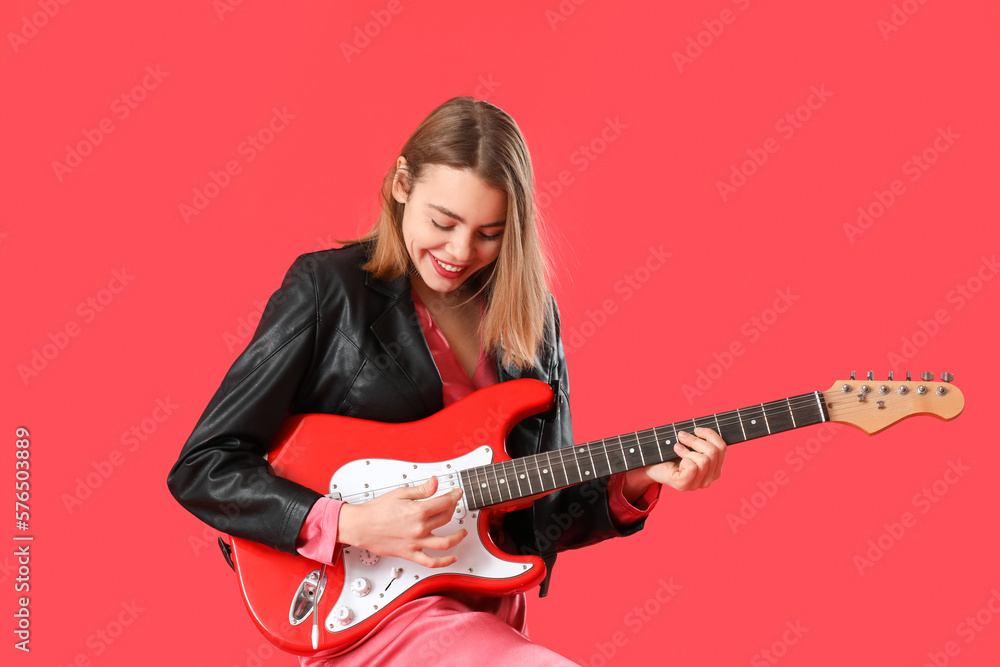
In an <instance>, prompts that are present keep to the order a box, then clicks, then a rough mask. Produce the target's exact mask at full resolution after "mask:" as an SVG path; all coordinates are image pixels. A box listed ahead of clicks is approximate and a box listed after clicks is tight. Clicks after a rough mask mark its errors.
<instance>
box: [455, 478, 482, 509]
mask: <svg viewBox="0 0 1000 667" xmlns="http://www.w3.org/2000/svg"><path fill="white" fill-rule="evenodd" d="M474 470H475V469H474V468H469V469H468V470H460V471H459V473H458V478H459V479H460V480H461V482H462V491H463V492H464V495H465V503H466V504H467V505H468V506H469V508H470V509H471V508H476V507H482V505H480V504H479V499H478V498H476V483H475V481H473V478H472V474H473V471H474Z"/></svg>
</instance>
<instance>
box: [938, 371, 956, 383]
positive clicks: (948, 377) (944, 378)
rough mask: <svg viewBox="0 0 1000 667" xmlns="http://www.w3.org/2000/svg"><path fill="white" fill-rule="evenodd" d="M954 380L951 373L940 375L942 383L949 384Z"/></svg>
mask: <svg viewBox="0 0 1000 667" xmlns="http://www.w3.org/2000/svg"><path fill="white" fill-rule="evenodd" d="M954 379H955V376H954V375H952V374H951V373H941V381H942V382H951V381H952V380H954Z"/></svg>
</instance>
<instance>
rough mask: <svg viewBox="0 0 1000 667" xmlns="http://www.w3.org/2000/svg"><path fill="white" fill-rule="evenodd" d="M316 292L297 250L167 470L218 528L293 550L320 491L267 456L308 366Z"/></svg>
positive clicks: (175, 488)
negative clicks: (285, 474)
mask: <svg viewBox="0 0 1000 667" xmlns="http://www.w3.org/2000/svg"><path fill="white" fill-rule="evenodd" d="M317 296H318V295H317V288H316V281H315V276H314V274H313V267H312V266H311V263H310V259H309V258H308V257H307V256H302V257H299V258H298V259H296V260H295V262H294V263H293V264H292V267H291V268H290V269H289V270H288V272H287V273H286V275H285V278H284V281H283V282H282V285H281V287H280V288H279V289H278V290H277V291H276V292H274V294H272V295H271V298H270V299H269V300H268V303H267V306H266V307H265V309H264V312H263V314H262V316H261V321H260V324H259V325H258V327H257V331H256V332H255V333H254V335H253V338H252V339H251V341H250V343H249V344H248V345H247V348H246V349H245V350H244V351H243V353H242V354H240V356H239V357H238V358H237V359H236V361H235V362H234V363H233V365H232V367H231V368H230V369H229V372H228V373H227V374H226V376H225V378H224V379H223V381H222V385H221V386H220V387H219V389H218V391H216V392H215V395H214V396H213V397H212V399H211V401H210V402H209V404H208V407H207V408H205V411H204V413H203V414H202V415H201V418H200V419H199V420H198V423H197V424H196V426H195V428H194V431H193V432H192V433H191V436H190V437H189V438H188V440H187V442H186V443H185V445H184V447H183V449H182V450H181V453H180V457H179V458H178V460H177V462H176V463H175V464H174V466H173V468H172V469H171V470H170V474H169V475H168V477H167V486H168V487H169V489H170V492H171V493H172V494H173V496H174V497H175V498H176V499H177V501H178V502H180V503H181V505H183V506H184V507H185V508H186V509H187V510H188V511H190V512H191V513H192V514H194V515H195V516H196V517H198V518H199V519H201V520H202V521H204V522H205V523H207V524H209V525H210V526H212V527H213V528H216V529H217V530H220V531H222V532H225V533H228V534H230V535H233V536H236V537H241V538H245V539H248V540H253V541H256V542H260V543H263V544H265V545H267V546H269V547H272V548H274V549H278V550H280V551H285V552H288V553H293V554H294V553H296V551H295V541H296V537H297V536H298V535H299V531H300V529H301V527H302V524H303V522H304V521H305V518H306V515H307V514H308V512H309V510H310V508H311V507H312V505H313V503H315V502H316V500H317V499H318V498H320V497H321V494H319V493H317V492H316V491H313V490H312V489H309V488H307V487H305V486H302V485H300V484H297V483H295V482H292V481H290V480H287V479H284V478H281V477H278V476H277V475H275V474H274V471H273V470H272V469H271V466H270V465H269V464H268V463H267V461H266V459H265V456H266V454H267V451H268V448H269V447H270V446H271V444H272V443H273V441H274V438H275V435H276V434H277V431H278V428H279V426H280V424H281V421H282V420H283V419H284V417H286V416H287V415H288V413H289V410H290V406H291V405H292V403H293V401H294V397H295V394H296V391H297V388H298V386H299V383H300V381H301V380H302V378H303V377H305V375H306V374H307V373H308V372H309V369H310V366H311V362H312V358H313V355H314V347H315V344H316V332H317V328H318V317H319V315H318V309H317V305H316V304H317ZM277 508H281V509H280V510H278V509H277Z"/></svg>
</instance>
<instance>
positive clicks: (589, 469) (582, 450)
mask: <svg viewBox="0 0 1000 667" xmlns="http://www.w3.org/2000/svg"><path fill="white" fill-rule="evenodd" d="M576 453H577V454H578V455H585V456H586V457H587V459H588V460H589V463H588V462H587V461H584V462H583V467H584V468H585V470H584V471H583V479H585V480H591V479H596V478H597V466H595V465H594V457H593V456H592V455H591V453H590V447H585V446H581V447H577V448H576ZM576 462H577V465H579V463H580V459H579V458H577V460H576Z"/></svg>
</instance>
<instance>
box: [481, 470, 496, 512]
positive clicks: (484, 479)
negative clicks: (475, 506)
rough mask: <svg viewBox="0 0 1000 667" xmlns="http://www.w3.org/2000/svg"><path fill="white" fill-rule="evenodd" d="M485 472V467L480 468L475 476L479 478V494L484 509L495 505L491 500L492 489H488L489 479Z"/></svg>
mask: <svg viewBox="0 0 1000 667" xmlns="http://www.w3.org/2000/svg"><path fill="white" fill-rule="evenodd" d="M486 472H487V471H486V467H485V466H480V467H479V468H477V469H476V476H477V477H478V478H479V492H480V493H481V494H482V496H483V506H484V507H485V506H487V505H493V504H495V503H496V501H495V500H494V499H493V489H491V488H490V478H489V476H488V475H487V474H486Z"/></svg>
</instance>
